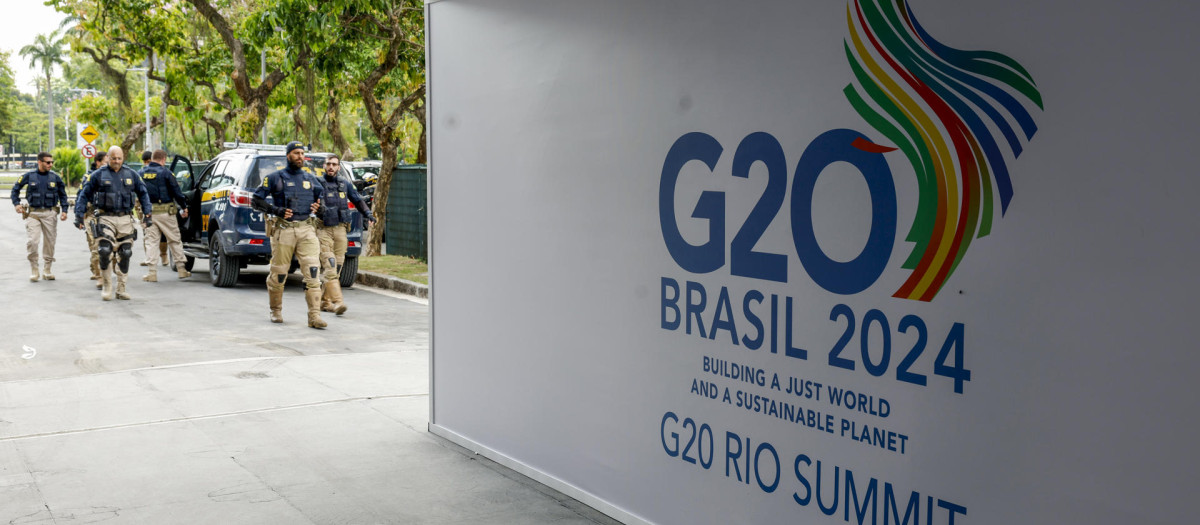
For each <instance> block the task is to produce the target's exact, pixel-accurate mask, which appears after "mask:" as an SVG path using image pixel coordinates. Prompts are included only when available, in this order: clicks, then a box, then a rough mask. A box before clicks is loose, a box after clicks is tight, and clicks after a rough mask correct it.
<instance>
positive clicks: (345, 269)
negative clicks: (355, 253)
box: [338, 257, 358, 288]
mask: <svg viewBox="0 0 1200 525" xmlns="http://www.w3.org/2000/svg"><path fill="white" fill-rule="evenodd" d="M355 277H358V257H347V258H346V262H344V263H342V274H341V275H339V276H338V282H339V283H341V285H342V288H350V287H352V286H354V278H355Z"/></svg>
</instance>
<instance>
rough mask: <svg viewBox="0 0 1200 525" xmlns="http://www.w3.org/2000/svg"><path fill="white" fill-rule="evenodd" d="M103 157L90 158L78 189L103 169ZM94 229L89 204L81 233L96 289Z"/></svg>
mask: <svg viewBox="0 0 1200 525" xmlns="http://www.w3.org/2000/svg"><path fill="white" fill-rule="evenodd" d="M105 155H106V153H105V152H103V151H99V152H96V156H95V157H94V158H92V167H91V168H90V169H89V170H88V172H87V173H84V174H83V182H82V183H81V184H80V187H82V186H83V185H84V184H87V181H88V178H89V177H91V176H92V173H93V172H95V171H96V170H98V169H100V168H102V167H104V164H105V163H104V156H105ZM95 229H96V216H95V215H94V214H92V206H91V205H90V204H89V205H88V206H87V208H86V209H84V210H83V232H84V233H85V234H86V235H87V243H88V251H90V252H92V253H91V258H90V260H89V265H90V266H91V269H92V277H91V280H93V281H97V282H96V288H100V287H101V286H102V285H101V284H100V282H99V281H100V251H99V245H98V244H96V236H95V235H92V232H93V231H95Z"/></svg>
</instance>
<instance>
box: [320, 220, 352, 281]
mask: <svg viewBox="0 0 1200 525" xmlns="http://www.w3.org/2000/svg"><path fill="white" fill-rule="evenodd" d="M317 239H319V240H320V241H321V271H322V274H321V277H322V279H321V281H322V282H326V281H336V280H338V277H339V272H340V271H341V268H342V264H345V262H346V249H347V248H348V247H349V243H348V242H347V241H346V227H345V226H342V225H340V224H339V225H337V226H319V227H317Z"/></svg>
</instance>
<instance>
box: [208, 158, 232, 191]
mask: <svg viewBox="0 0 1200 525" xmlns="http://www.w3.org/2000/svg"><path fill="white" fill-rule="evenodd" d="M228 168H229V159H221V160H219V161H217V167H216V169H214V170H213V182H212V185H210V186H209V188H212V189H217V188H224V187H226V186H231V185H233V176H232V175H230V173H229V172H228V171H229V170H228Z"/></svg>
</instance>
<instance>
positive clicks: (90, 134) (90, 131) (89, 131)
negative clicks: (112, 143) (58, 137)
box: [79, 125, 100, 144]
mask: <svg viewBox="0 0 1200 525" xmlns="http://www.w3.org/2000/svg"><path fill="white" fill-rule="evenodd" d="M79 136H80V137H83V140H86V141H88V143H89V144H90V143H91V142H92V141H93V140H96V137H99V136H100V132H99V131H96V128H93V127H92V126H90V125H89V126H88V127H86V128H83V131H80V132H79Z"/></svg>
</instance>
